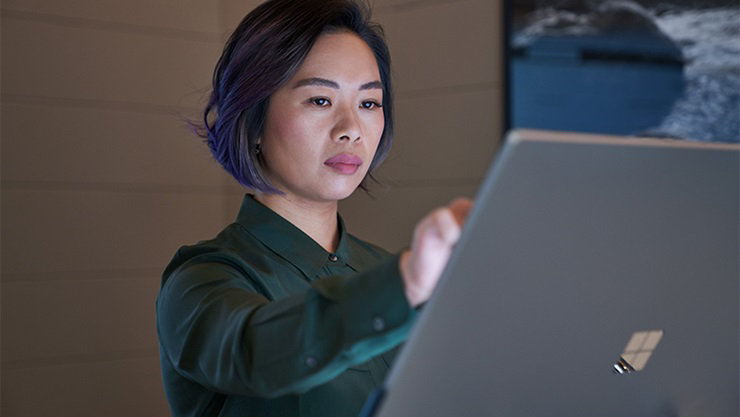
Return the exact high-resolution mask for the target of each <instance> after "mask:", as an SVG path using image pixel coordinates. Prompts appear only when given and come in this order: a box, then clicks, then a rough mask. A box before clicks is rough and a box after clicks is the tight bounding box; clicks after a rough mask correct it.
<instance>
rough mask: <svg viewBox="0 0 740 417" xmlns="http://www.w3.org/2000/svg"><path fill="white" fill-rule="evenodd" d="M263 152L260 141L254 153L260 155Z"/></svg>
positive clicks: (255, 146)
mask: <svg viewBox="0 0 740 417" xmlns="http://www.w3.org/2000/svg"><path fill="white" fill-rule="evenodd" d="M261 153H262V145H260V144H259V143H258V144H256V145H254V154H255V155H259V154H261Z"/></svg>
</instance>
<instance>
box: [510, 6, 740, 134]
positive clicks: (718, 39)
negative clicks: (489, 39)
mask: <svg viewBox="0 0 740 417" xmlns="http://www.w3.org/2000/svg"><path fill="white" fill-rule="evenodd" d="M507 9H508V10H507V19H508V22H507V24H508V28H509V29H508V33H507V39H508V48H507V57H506V58H507V65H508V68H507V71H508V100H507V101H508V103H507V104H508V112H509V116H508V119H509V120H508V123H509V127H513V128H517V127H528V128H540V129H553V130H565V131H580V132H595V133H607V134H618V135H637V136H653V137H667V138H679V139H689V140H696V141H715V142H740V4H739V2H738V1H737V0H695V1H691V0H663V1H660V0H633V1H592V0H551V1H545V0H510V2H509V3H508V4H507Z"/></svg>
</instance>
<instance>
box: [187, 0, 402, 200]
mask: <svg viewBox="0 0 740 417" xmlns="http://www.w3.org/2000/svg"><path fill="white" fill-rule="evenodd" d="M369 15H370V8H369V6H368V5H367V4H366V3H364V2H360V0H357V1H356V0H269V1H267V2H265V3H263V4H261V5H260V6H259V7H257V8H256V9H254V10H253V11H252V12H251V13H249V14H248V15H247V16H246V17H245V18H244V20H242V22H241V23H240V24H239V26H238V27H237V28H236V30H235V31H234V33H233V34H232V35H231V37H230V38H229V40H228V41H227V43H226V46H225V47H224V51H223V53H222V55H221V58H219V60H218V63H217V64H216V69H215V70H214V73H213V92H212V93H211V97H210V99H209V101H208V105H207V106H206V108H205V111H204V114H203V123H204V127H205V128H204V129H202V130H201V131H200V132H199V133H200V135H201V136H202V137H203V138H205V139H206V140H207V143H208V146H209V148H210V149H211V152H212V153H213V155H214V157H215V158H216V160H218V162H219V163H221V165H223V167H224V168H225V169H226V171H228V172H229V173H230V174H231V175H233V176H234V178H236V180H237V181H239V183H241V184H242V185H244V186H246V187H248V188H251V189H253V190H257V191H262V192H267V193H280V190H277V189H276V188H275V187H273V186H272V185H271V184H270V183H269V181H268V180H267V178H266V177H265V175H264V172H263V168H262V164H261V162H260V159H261V156H260V155H259V153H258V152H257V151H256V150H257V143H258V139H259V138H260V136H261V135H262V133H263V129H264V125H265V118H266V114H267V108H268V103H269V99H270V96H271V95H272V94H273V93H274V92H275V90H277V89H278V88H279V87H280V86H281V85H283V84H284V83H285V82H287V81H288V80H289V79H290V78H291V77H293V75H295V73H296V72H297V71H298V68H299V67H300V65H301V64H302V63H303V60H304V59H305V58H306V56H307V55H308V52H309V51H310V50H311V47H312V46H313V45H314V43H315V42H316V39H317V38H318V37H319V36H320V35H322V34H325V33H332V32H337V31H343V30H346V31H350V32H353V33H355V34H356V35H358V36H359V37H360V38H361V39H362V40H364V41H365V43H366V44H367V45H368V46H369V47H370V49H371V50H372V52H373V54H374V55H375V60H376V61H377V63H378V72H379V73H380V80H381V83H382V84H383V107H382V109H383V116H384V117H385V129H384V130H383V133H382V136H381V138H380V143H379V144H378V149H377V151H376V153H375V156H374V157H373V161H372V162H371V163H370V169H369V170H368V175H367V176H366V177H365V178H364V179H363V181H362V183H361V184H360V188H362V189H364V190H367V179H368V177H369V178H373V177H372V174H371V173H372V171H373V169H374V168H375V167H377V166H378V165H379V164H380V163H381V162H382V161H383V159H384V158H385V157H386V155H387V154H388V151H389V150H390V147H391V143H392V141H393V116H392V107H393V106H392V97H391V79H390V55H389V53H388V47H387V45H386V44H385V41H384V39H383V30H382V28H381V27H380V26H379V25H377V24H374V23H372V22H370V21H369Z"/></svg>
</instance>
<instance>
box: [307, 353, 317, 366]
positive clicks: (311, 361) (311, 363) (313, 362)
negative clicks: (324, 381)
mask: <svg viewBox="0 0 740 417" xmlns="http://www.w3.org/2000/svg"><path fill="white" fill-rule="evenodd" d="M318 364H319V362H318V361H317V360H316V358H314V357H313V356H309V357H307V358H306V366H308V367H309V368H315V367H316V365H318Z"/></svg>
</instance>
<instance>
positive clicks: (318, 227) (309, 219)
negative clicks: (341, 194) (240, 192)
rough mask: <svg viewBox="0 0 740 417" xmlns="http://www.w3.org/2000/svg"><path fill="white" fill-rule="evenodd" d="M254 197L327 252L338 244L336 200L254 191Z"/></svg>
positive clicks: (332, 250) (335, 248)
mask: <svg viewBox="0 0 740 417" xmlns="http://www.w3.org/2000/svg"><path fill="white" fill-rule="evenodd" d="M254 198H255V199H256V200H257V201H259V202H260V203H262V204H264V205H265V206H267V207H269V208H270V209H271V210H272V211H274V212H275V213H277V214H279V215H280V216H282V217H283V218H284V219H286V220H288V221H289V222H291V223H292V224H293V225H294V226H296V227H297V228H299V229H301V231H303V233H305V234H307V235H308V236H309V237H310V238H311V239H313V240H315V241H316V243H318V244H319V245H321V247H322V248H324V249H326V250H327V251H328V252H334V251H336V250H337V246H338V245H339V226H338V222H337V202H336V201H329V202H325V203H317V202H314V201H307V200H302V199H297V198H294V197H293V196H288V195H285V194H283V195H279V194H265V193H256V194H255V196H254Z"/></svg>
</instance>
